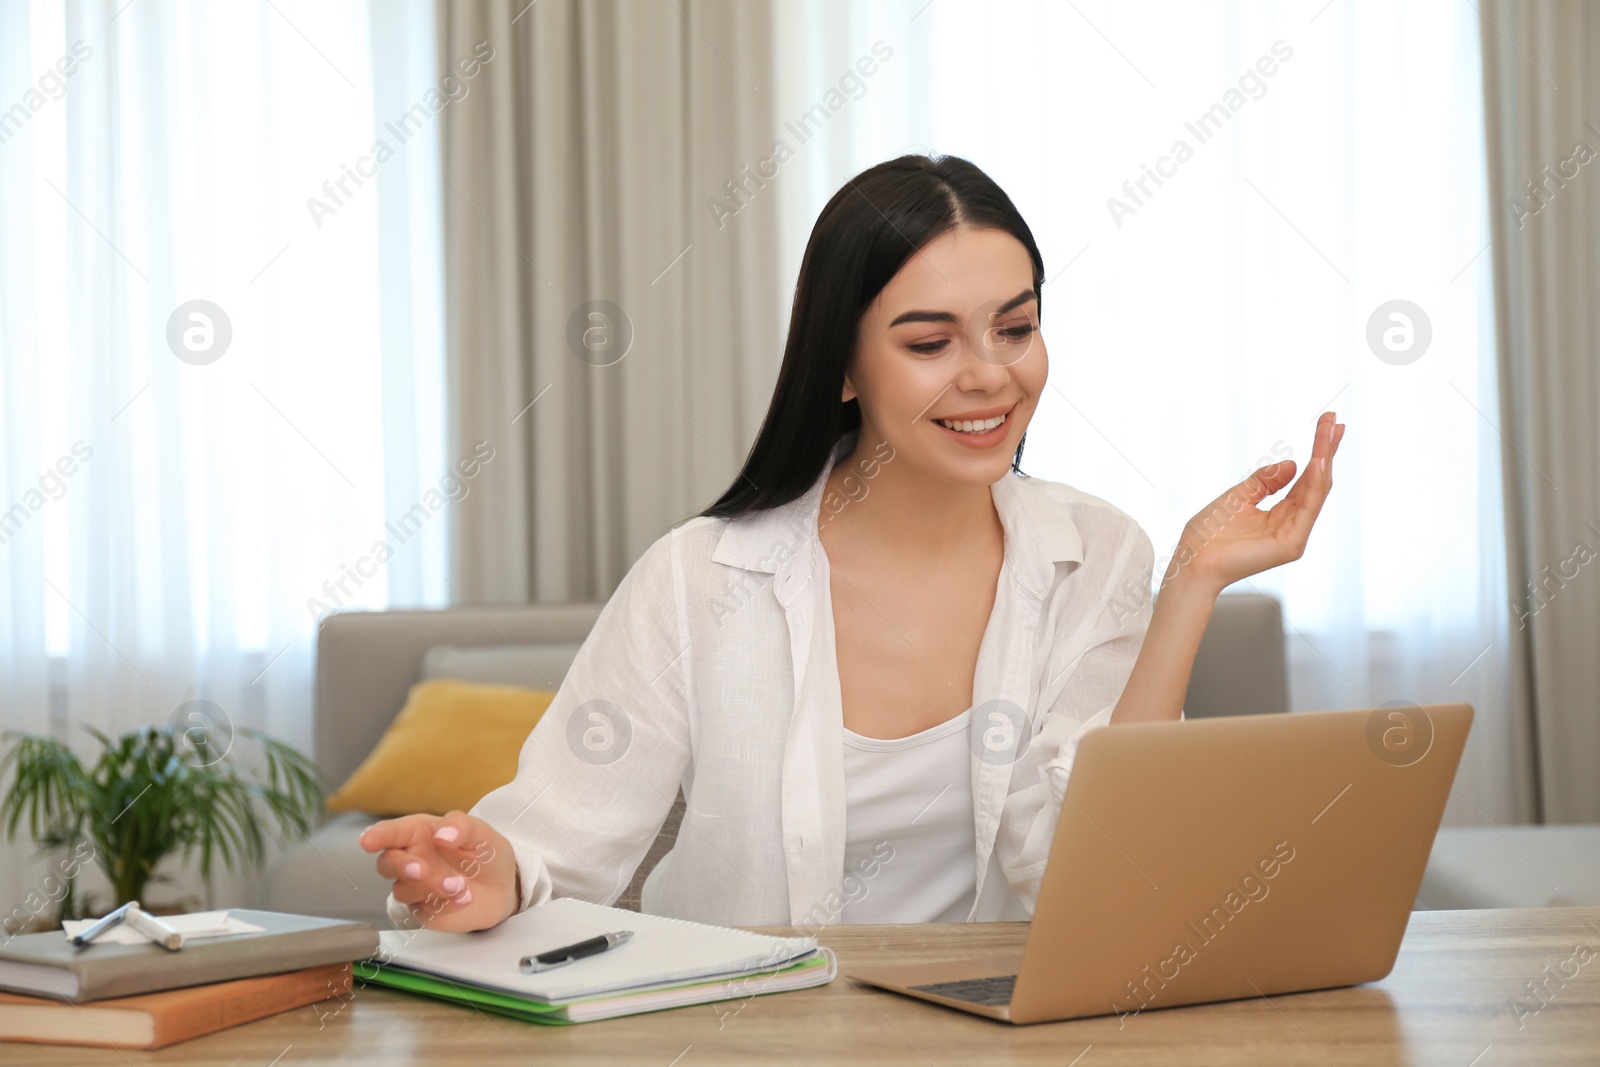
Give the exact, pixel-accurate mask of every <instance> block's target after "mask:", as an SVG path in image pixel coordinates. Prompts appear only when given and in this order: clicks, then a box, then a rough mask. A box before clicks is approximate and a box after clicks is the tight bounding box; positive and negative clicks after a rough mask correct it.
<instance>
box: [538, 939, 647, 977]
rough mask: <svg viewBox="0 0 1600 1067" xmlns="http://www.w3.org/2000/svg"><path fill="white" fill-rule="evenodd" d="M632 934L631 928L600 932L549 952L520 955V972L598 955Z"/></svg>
mask: <svg viewBox="0 0 1600 1067" xmlns="http://www.w3.org/2000/svg"><path fill="white" fill-rule="evenodd" d="M632 936H633V931H632V930H618V931H617V932H616V933H614V934H601V935H600V936H599V937H591V938H589V940H587V941H579V942H578V943H577V944H575V945H566V946H563V947H562V948H553V949H551V950H550V951H549V952H541V953H539V954H538V955H537V956H524V957H522V973H523V974H537V973H538V972H539V971H548V970H549V969H550V968H552V967H560V966H561V965H562V964H565V963H571V962H572V961H573V960H581V959H583V958H584V957H585V956H598V955H599V954H600V953H602V952H604V951H605V950H606V949H609V948H616V947H617V946H618V945H620V944H622V943H623V942H624V941H626V940H628V938H630V937H632Z"/></svg>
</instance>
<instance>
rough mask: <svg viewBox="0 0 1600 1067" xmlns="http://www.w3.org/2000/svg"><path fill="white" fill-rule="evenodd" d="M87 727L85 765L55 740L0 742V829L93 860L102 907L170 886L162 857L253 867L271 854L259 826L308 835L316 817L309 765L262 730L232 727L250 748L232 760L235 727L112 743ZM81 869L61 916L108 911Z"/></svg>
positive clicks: (167, 730)
mask: <svg viewBox="0 0 1600 1067" xmlns="http://www.w3.org/2000/svg"><path fill="white" fill-rule="evenodd" d="M218 710H220V709H218ZM192 718H193V717H192ZM85 729H86V730H88V732H89V733H90V734H92V735H93V736H94V737H95V739H96V740H97V741H99V743H100V753H99V756H98V757H97V758H96V759H95V761H94V763H93V764H92V765H91V766H87V767H86V766H85V765H84V764H83V763H82V762H81V761H80V760H79V759H78V757H77V755H76V754H75V753H74V752H73V751H72V749H71V748H70V747H69V746H68V745H66V744H65V743H63V742H62V741H60V740H57V739H56V738H52V737H41V736H38V735H35V734H28V733H21V732H18V731H7V732H6V733H5V734H3V735H0V739H4V740H6V741H8V742H10V746H9V748H8V750H7V751H6V753H5V756H4V758H3V759H0V781H3V780H4V779H5V775H6V772H7V771H11V772H13V777H12V780H11V785H10V787H9V788H8V789H7V790H6V792H5V795H4V796H3V797H0V822H3V824H4V827H5V833H6V838H7V839H8V840H15V838H16V836H17V832H18V829H19V828H21V827H24V826H25V827H26V829H27V832H28V833H29V835H31V837H32V838H33V840H34V841H35V842H36V843H38V844H39V845H40V846H42V847H44V848H46V849H51V848H66V849H69V850H71V852H72V854H73V856H75V857H79V858H90V859H92V860H93V861H94V862H96V863H98V864H99V865H100V867H101V869H102V870H103V871H104V873H105V876H106V878H107V879H108V880H109V881H110V883H111V890H112V895H113V899H112V900H111V902H110V905H109V906H108V907H116V906H117V905H119V904H122V903H124V902H125V901H129V900H143V899H144V892H145V888H146V886H147V885H149V884H150V883H151V882H152V881H164V880H166V879H163V878H161V877H159V876H157V875H156V867H157V866H158V865H159V864H160V863H161V861H162V860H164V859H166V858H167V857H168V856H172V855H178V856H181V857H184V858H188V857H191V856H193V855H195V854H197V853H198V855H199V860H200V872H201V874H202V876H209V875H210V874H211V870H212V865H213V864H214V863H215V862H216V861H217V860H218V859H220V860H221V861H222V863H223V864H224V865H225V866H227V867H228V868H230V869H232V868H234V867H236V866H238V865H240V864H248V865H250V866H252V867H257V868H259V867H260V866H261V864H262V862H263V861H264V860H265V857H266V844H267V838H266V835H265V834H264V833H263V830H262V824H263V822H265V821H266V820H267V819H269V818H270V819H271V820H272V822H274V823H275V824H276V826H277V829H278V831H279V832H280V833H281V834H283V835H287V834H289V833H291V832H292V833H296V834H300V835H305V834H307V833H309V832H310V831H311V830H312V829H313V828H314V827H315V826H316V824H317V821H318V819H319V818H320V816H321V813H322V805H323V797H324V790H323V786H322V783H321V779H320V777H319V776H318V774H317V770H316V767H315V766H314V765H313V764H312V763H311V762H310V761H309V760H308V759H307V758H306V757H305V756H303V755H301V754H300V753H299V752H298V751H296V750H295V749H294V748H293V747H291V746H289V745H286V744H284V743H283V742H281V741H276V740H274V739H273V738H271V737H268V736H266V735H265V734H263V733H261V732H260V731H257V730H248V729H241V730H239V731H237V733H238V736H240V737H244V738H247V739H249V740H250V741H251V742H253V745H252V746H251V747H252V748H253V749H254V751H253V752H246V753H236V752H234V751H232V748H233V745H232V742H233V740H234V733H235V731H233V730H232V728H231V727H229V728H226V731H225V735H224V731H223V729H222V728H219V727H218V726H217V725H216V724H215V722H214V721H213V720H211V719H205V720H203V723H202V724H201V725H188V726H180V725H177V724H168V725H166V726H141V727H137V728H135V729H133V730H130V731H128V732H127V733H124V734H122V735H121V736H120V737H117V738H110V737H107V736H106V735H105V734H103V733H101V732H100V731H98V730H95V729H93V728H90V727H85ZM77 873H78V864H77V863H76V862H74V863H73V864H72V866H71V870H70V871H69V872H68V873H67V877H66V878H65V880H64V881H65V890H64V892H63V893H62V894H61V896H60V898H59V899H60V916H59V918H60V919H69V918H76V917H78V916H80V915H83V914H92V913H93V912H95V911H97V910H98V911H104V910H107V909H105V908H101V909H96V908H94V905H93V902H92V901H90V900H87V899H83V898H82V897H81V895H80V894H79V893H78V890H77V881H76V875H77Z"/></svg>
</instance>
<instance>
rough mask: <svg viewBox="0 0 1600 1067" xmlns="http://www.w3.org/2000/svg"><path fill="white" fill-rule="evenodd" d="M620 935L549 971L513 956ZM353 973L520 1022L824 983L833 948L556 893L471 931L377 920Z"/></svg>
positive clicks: (831, 969)
mask: <svg viewBox="0 0 1600 1067" xmlns="http://www.w3.org/2000/svg"><path fill="white" fill-rule="evenodd" d="M617 930H631V931H633V937H632V939H631V940H629V941H627V942H626V943H624V944H622V945H619V946H617V947H616V948H613V949H611V950H610V951H608V952H603V953H601V954H599V955H597V956H590V957H587V958H586V959H581V960H577V961H575V962H573V963H569V964H566V965H565V966H562V967H557V968H555V969H553V970H549V971H542V972H539V973H537V974H523V973H522V971H521V970H520V968H519V966H518V964H519V961H520V960H521V959H522V957H524V956H529V955H533V954H536V953H539V952H544V951H548V950H550V949H553V948H559V947H560V946H562V945H568V944H572V943H574V942H577V941H582V940H585V939H587V938H591V937H595V936H597V935H599V934H604V933H610V932H612V931H617ZM378 937H379V949H378V954H377V955H376V956H375V957H374V958H373V959H371V960H369V961H366V962H363V963H358V964H357V965H356V967H355V974H356V977H358V978H360V979H362V980H363V981H369V982H376V983H378V984H382V985H389V986H394V987H396V988H400V989H408V990H410V991H412V992H416V993H423V994H426V995H429V996H436V997H443V998H445V999H448V1000H456V1001H461V1002H465V1003H473V1004H476V1005H479V1006H481V1007H484V1008H486V1009H488V1010H494V1011H499V1012H500V1013H501V1014H508V1015H514V1016H516V1017H518V1018H525V1019H528V1020H529V1021H532V1022H548V1023H562V1022H587V1021H591V1020H594V1019H602V1018H613V1017H615V1016H618V1015H632V1014H636V1013H638V1012H643V1011H659V1010H661V1009H663V1008H671V1007H680V1006H682V1005H685V1004H704V1003H708V1002H711V1001H716V1000H727V999H731V998H735V997H746V996H758V995H762V994H765V993H776V992H782V991H785V990H788V989H801V988H805V987H807V986H813V985H822V984H825V983H827V982H829V981H831V980H832V979H833V977H834V975H835V974H836V973H837V967H836V961H835V960H834V957H833V954H832V953H831V952H828V951H827V950H826V949H824V950H821V951H820V952H819V950H818V948H817V943H816V939H815V938H810V937H772V936H769V935H765V934H756V933H751V932H749V931H747V930H734V929H731V928H728V927H723V926H708V925H705V924H702V923H694V922H688V921H685V920H683V919H669V918H666V917H664V916H660V915H643V914H640V913H639V912H635V911H624V910H622V909H620V908H609V907H605V906H603V905H600V904H591V903H589V902H588V901H583V900H577V899H574V898H570V897H562V898H559V899H556V900H552V901H550V902H549V903H547V904H542V905H540V906H538V907H535V908H530V909H528V910H527V911H523V912H519V913H517V914H516V915H513V916H511V917H510V918H508V919H506V920H505V921H503V922H501V923H500V924H499V925H498V926H495V927H493V928H492V929H489V930H483V931H480V932H477V933H471V934H453V933H443V932H441V931H437V930H384V931H382V932H381V933H380V934H379V935H378Z"/></svg>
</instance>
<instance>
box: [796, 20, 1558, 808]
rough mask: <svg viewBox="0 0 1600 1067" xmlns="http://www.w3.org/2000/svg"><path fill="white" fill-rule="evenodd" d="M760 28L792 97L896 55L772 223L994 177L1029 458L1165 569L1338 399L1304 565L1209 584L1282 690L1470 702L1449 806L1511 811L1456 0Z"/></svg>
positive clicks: (1492, 439)
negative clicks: (1284, 662)
mask: <svg viewBox="0 0 1600 1067" xmlns="http://www.w3.org/2000/svg"><path fill="white" fill-rule="evenodd" d="M783 14H784V16H785V18H786V19H788V20H789V22H790V23H791V24H792V32H791V38H792V39H798V40H803V41H805V48H804V49H797V51H803V52H804V54H805V56H806V60H805V61H804V62H797V63H796V67H797V68H801V69H799V70H798V72H797V78H796V79H795V81H796V82H797V84H796V85H795V86H794V87H795V88H796V94H795V95H796V98H797V99H796V100H795V102H794V103H791V104H789V105H787V106H786V107H785V108H784V114H787V115H794V114H797V113H798V112H799V111H800V110H801V109H803V108H804V107H805V106H806V103H807V102H817V101H820V100H823V99H825V97H826V93H827V91H828V90H829V89H830V88H832V87H836V86H838V85H840V84H841V82H840V79H841V73H842V72H844V71H846V70H847V69H848V67H849V65H850V63H851V61H852V60H854V59H855V58H857V57H859V56H864V55H869V54H883V53H887V54H888V57H889V58H888V59H887V60H886V61H883V62H880V63H879V64H878V69H877V71H876V73H875V74H873V75H872V76H871V78H869V79H867V82H866V86H865V89H864V91H861V92H858V93H855V94H853V95H852V97H851V99H850V101H849V102H848V103H847V104H846V105H845V107H844V108H843V109H841V110H840V111H839V112H838V113H837V114H836V115H834V116H833V117H832V118H831V119H830V120H829V121H828V122H827V124H826V128H825V131H824V133H823V134H820V135H819V136H818V137H816V138H815V139H814V140H813V141H812V142H811V143H810V144H808V145H807V146H806V147H805V149H804V150H803V153H804V155H805V156H806V157H807V158H809V159H810V160H811V161H812V164H814V166H809V173H810V176H811V179H812V180H811V182H810V187H809V189H808V190H807V192H808V193H809V197H810V198H809V200H808V201H807V200H805V199H804V198H801V197H797V200H798V201H800V202H799V203H798V204H797V206H796V207H795V208H794V210H792V211H790V212H786V214H785V216H784V218H783V222H784V225H785V226H786V227H791V228H792V234H793V237H794V238H795V239H798V238H799V237H800V236H801V235H802V234H803V233H804V232H805V231H806V230H808V229H809V227H810V225H811V221H812V220H813V219H814V218H815V216H816V211H817V210H818V209H819V208H820V207H821V205H822V203H823V201H824V200H825V199H826V197H827V196H828V195H829V194H830V193H831V192H832V191H833V190H834V189H836V188H837V187H838V185H839V183H841V182H842V181H844V180H845V179H846V178H848V177H849V176H850V175H851V174H852V173H853V172H855V171H856V170H859V169H861V168H862V167H865V166H868V165H871V164H872V163H875V162H878V161H879V160H882V159H885V158H890V157H892V156H894V155H897V154H899V153H900V152H904V151H908V150H920V151H929V150H931V151H935V152H940V153H951V154H955V155H961V156H965V157H967V158H969V159H971V160H973V161H974V162H976V163H977V164H978V165H979V166H981V167H983V168H984V169H985V170H986V171H987V172H988V173H989V174H990V175H991V176H992V177H994V178H995V180H996V181H997V182H999V183H1000V185H1001V186H1002V188H1004V189H1005V190H1006V192H1007V193H1008V195H1010V197H1011V198H1012V199H1013V201H1015V203H1016V204H1017V206H1018V209H1019V210H1020V211H1021V212H1022V214H1023V216H1024V217H1025V218H1026V219H1027V220H1028V223H1029V226H1030V227H1031V228H1032V230H1033V233H1034V236H1035V238H1036V239H1037V240H1038V242H1039V245H1040V249H1041V251H1042V253H1043V255H1044V260H1045V271H1046V276H1047V281H1046V283H1045V288H1044V293H1043V298H1042V318H1041V325H1042V336H1043V339H1044V341H1045V342H1046V343H1047V345H1048V351H1049V355H1050V379H1049V384H1048V385H1047V387H1046V389H1045V391H1044V394H1043V396H1042V398H1041V400H1040V403H1039V406H1038V409H1037V410H1036V412H1035V414H1034V417H1033V421H1032V423H1031V424H1030V425H1029V429H1028V442H1027V447H1026V452H1025V454H1024V456H1023V461H1022V468H1023V470H1025V471H1027V472H1028V473H1030V474H1033V475H1037V476H1040V477H1044V478H1049V479H1051V480H1054V481H1061V482H1066V483H1068V484H1070V485H1074V486H1076V487H1078V488H1079V489H1082V490H1085V491H1087V492H1090V493H1093V494H1095V495H1097V496H1100V497H1102V498H1104V499H1105V500H1108V501H1110V502H1111V503H1113V504H1115V505H1116V506H1118V507H1120V508H1122V509H1123V510H1125V511H1127V512H1129V513H1130V514H1131V515H1133V516H1134V517H1135V518H1137V519H1138V520H1139V521H1140V522H1141V523H1142V524H1143V525H1144V526H1145V528H1146V530H1147V531H1148V532H1149V533H1150V536H1151V539H1152V541H1153V542H1154V543H1155V545H1156V551H1157V556H1158V559H1160V560H1161V561H1162V562H1163V563H1164V562H1165V560H1166V557H1167V555H1168V554H1169V553H1170V551H1171V549H1172V546H1173V545H1174V544H1175V543H1176V541H1177V537H1178V535H1179V533H1180V531H1181V529H1182V527H1183V524H1184V522H1185V521H1186V520H1187V519H1188V518H1189V517H1190V516H1191V515H1193V514H1194V513H1195V511H1196V510H1198V509H1199V508H1200V507H1201V506H1202V505H1204V504H1205V503H1206V502H1207V501H1209V500H1211V499H1212V498H1214V497H1215V496H1217V495H1218V494H1220V493H1222V492H1223V491H1225V490H1226V489H1227V487H1228V486H1230V485H1232V484H1235V483H1236V482H1238V481H1240V480H1242V479H1243V478H1244V477H1245V476H1247V475H1248V474H1249V472H1250V471H1252V470H1254V469H1255V468H1257V467H1259V466H1262V465H1264V464H1267V463H1271V462H1274V461H1275V460H1279V459H1283V458H1292V459H1294V460H1295V461H1296V462H1297V464H1301V465H1303V464H1304V462H1305V458H1306V456H1307V454H1308V452H1309V450H1310V442H1311V433H1312V428H1313V426H1314V425H1315V420H1316V418H1317V416H1318V415H1319V414H1320V413H1321V412H1322V411H1325V410H1329V409H1332V410H1335V411H1336V412H1337V413H1338V415H1339V417H1340V419H1341V420H1342V421H1344V422H1346V423H1347V425H1348V433H1347V435H1346V438H1345V441H1344V444H1343V446H1342V447H1341V450H1340V453H1339V459H1338V463H1337V470H1336V474H1335V488H1334V491H1333V495H1332V496H1331V497H1330V499H1329V501H1328V503H1327V506H1326V507H1325V509H1324V511H1323V513H1322V516H1321V518H1320V519H1319V520H1318V524H1317V530H1316V532H1315V533H1314V534H1313V535H1312V538H1311V542H1310V544H1309V546H1308V548H1307V552H1306V554H1305V556H1304V557H1303V558H1302V559H1300V560H1298V561H1296V562H1294V563H1291V564H1289V565H1287V566H1284V567H1279V568H1274V569H1273V570H1271V571H1268V572H1266V573H1264V574H1260V575H1257V576H1254V577H1252V578H1250V579H1248V580H1246V581H1244V582H1240V583H1238V584H1237V585H1236V586H1235V587H1233V588H1232V589H1231V590H1230V592H1236V593H1245V594H1250V593H1253V592H1254V593H1265V594H1271V595H1274V596H1276V597H1277V598H1278V599H1279V601H1280V603H1281V605H1282V610H1283V615H1284V628H1285V634H1286V637H1287V649H1288V654H1289V660H1290V663H1289V671H1290V706H1291V707H1292V708H1294V709H1297V710H1298V709H1307V710H1310V709H1323V708H1355V707H1377V706H1380V705H1383V704H1386V703H1388V702H1391V701H1402V702H1410V703H1417V704H1426V703H1453V702H1458V701H1460V702H1467V703H1471V704H1472V705H1473V706H1474V707H1475V709H1476V710H1477V712H1478V717H1477V720H1476V722H1475V724H1474V726H1473V730H1472V737H1471V739H1470V741H1469V743H1468V747H1467V751H1466V753H1465V754H1464V756H1463V761H1462V766H1461V770H1460V773H1459V775H1458V778H1457V789H1456V790H1455V791H1454V792H1453V793H1452V798H1451V802H1450V805H1449V807H1448V808H1447V810H1446V815H1445V819H1446V821H1447V822H1449V823H1483V822H1485V821H1490V822H1497V823H1507V822H1524V821H1528V820H1529V819H1531V818H1532V816H1533V805H1532V795H1531V785H1530V783H1529V780H1528V778H1527V775H1526V773H1525V763H1524V762H1522V761H1519V760H1517V759H1515V758H1513V756H1512V755H1510V754H1513V753H1514V752H1515V750H1516V732H1515V726H1514V724H1513V722H1512V721H1511V717H1510V713H1509V711H1508V700H1507V698H1506V696H1505V693H1506V689H1507V686H1508V656H1509V648H1508V645H1509V641H1508V637H1507V630H1508V628H1514V626H1515V623H1514V622H1513V621H1512V620H1511V619H1510V616H1509V613H1508V612H1507V610H1506V606H1505V596H1504V589H1505V578H1504V574H1503V571H1504V549H1503V534H1504V531H1503V521H1502V510H1503V509H1502V506H1501V495H1500V491H1501V477H1500V457H1501V449H1502V447H1503V445H1502V440H1501V438H1500V435H1499V433H1498V431H1497V429H1496V428H1495V423H1497V422H1498V419H1497V418H1495V417H1494V411H1495V405H1496V403H1497V401H1496V374H1495V359H1494V346H1493V338H1494V325H1493V295H1492V286H1491V280H1490V269H1489V260H1488V257H1487V256H1485V255H1484V254H1483V251H1484V248H1485V246H1486V245H1487V244H1488V243H1489V237H1488V214H1489V213H1488V206H1487V205H1488V195H1487V193H1486V191H1485V188H1484V165H1483V159H1484V154H1483V153H1484V148H1483V116H1482V106H1483V98H1482V93H1481V85H1482V70H1481V60H1482V57H1481V53H1480V48H1479V40H1478V36H1479V34H1478V17H1477V14H1476V12H1475V11H1474V10H1473V9H1472V8H1471V7H1470V6H1469V5H1464V4H1452V3H1446V2H1427V0H1418V2H1415V3H1407V4H1404V5H1398V6H1397V5H1360V4H1333V5H1322V4H1315V5H1311V6H1309V7H1305V8H1301V7H1296V6H1293V5H1288V4H1271V5H1260V4H1246V3H1227V4H1212V5H1169V6H1166V7H1164V8H1163V9H1162V17H1161V19H1160V20H1159V25H1157V24H1156V23H1154V22H1152V20H1151V19H1150V18H1149V14H1148V11H1146V10H1145V8H1144V7H1142V6H1140V5H1129V4H1117V3H1115V2H1111V0H1077V2H1076V3H1074V4H1070V5H1069V4H1059V3H1053V2H1050V0H995V2H993V3H990V4H986V5H981V6H980V5H969V4H944V3H935V4H931V5H929V4H926V3H925V2H923V0H906V2H904V3H898V4H877V5H870V6H869V5H857V4H849V3H847V2H845V0H819V2H817V3H814V4H811V5H808V6H807V7H806V8H805V9H804V10H803V11H800V10H796V9H790V8H788V7H785V8H784V9H783ZM1019 28H1021V32H1019ZM954 72H959V74H957V73H954ZM807 166H808V164H803V163H800V162H796V163H792V164H789V167H791V168H802V167H807ZM789 246H792V242H789ZM1396 302H1401V303H1396ZM1407 306H1409V308H1411V309H1412V310H1411V311H1410V313H1409V314H1410V322H1411V326H1410V327H1408V329H1412V330H1415V331H1417V332H1414V333H1412V334H1411V335H1410V336H1411V337H1413V338H1414V339H1415V341H1416V344H1415V347H1414V348H1411V349H1410V350H1408V351H1405V352H1396V351H1394V350H1393V349H1391V348H1388V347H1387V346H1386V344H1385V343H1384V340H1383V338H1384V330H1385V329H1387V328H1390V327H1392V326H1393V325H1394V320H1393V319H1392V318H1390V317H1389V316H1390V314H1391V313H1392V312H1393V311H1394V310H1395V309H1396V308H1404V307H1407ZM1484 413H1487V414H1488V418H1487V419H1486V418H1485V414H1484Z"/></svg>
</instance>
